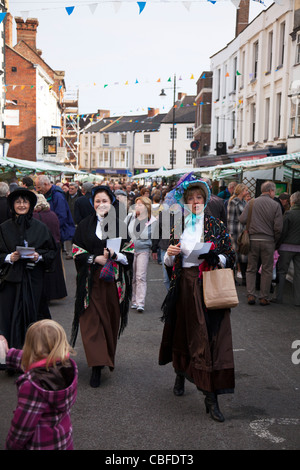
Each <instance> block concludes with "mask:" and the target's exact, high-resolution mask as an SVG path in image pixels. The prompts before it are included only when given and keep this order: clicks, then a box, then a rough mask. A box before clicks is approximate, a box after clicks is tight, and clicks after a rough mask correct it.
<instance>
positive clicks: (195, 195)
mask: <svg viewBox="0 0 300 470" xmlns="http://www.w3.org/2000/svg"><path fill="white" fill-rule="evenodd" d="M186 203H187V205H188V206H189V208H190V210H191V211H192V212H193V214H196V215H197V214H201V212H202V211H203V208H204V203H205V200H204V197H203V196H202V193H201V192H200V191H199V189H194V190H192V191H189V194H188V196H187V199H186Z"/></svg>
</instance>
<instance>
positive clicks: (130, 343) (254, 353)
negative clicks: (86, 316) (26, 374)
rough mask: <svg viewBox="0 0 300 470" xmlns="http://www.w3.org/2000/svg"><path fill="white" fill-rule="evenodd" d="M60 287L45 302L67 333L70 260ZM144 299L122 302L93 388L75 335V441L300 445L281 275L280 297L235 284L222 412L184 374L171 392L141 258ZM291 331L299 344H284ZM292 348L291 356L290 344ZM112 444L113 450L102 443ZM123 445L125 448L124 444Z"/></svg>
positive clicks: (153, 276)
mask: <svg viewBox="0 0 300 470" xmlns="http://www.w3.org/2000/svg"><path fill="white" fill-rule="evenodd" d="M65 267H66V274H67V280H68V282H67V285H68V294H69V295H68V297H67V298H66V299H64V300H62V301H59V302H53V303H52V304H51V312H52V317H53V319H55V320H57V321H59V322H60V323H62V325H63V326H64V327H65V329H66V331H67V333H68V335H69V333H70V329H71V323H72V317H73V304H74V295H75V269H74V265H73V261H72V260H71V261H66V262H65ZM148 281H149V282H148V291H147V299H146V300H147V301H146V309H145V312H144V313H143V314H138V313H137V312H136V311H131V312H130V317H129V325H128V327H127V329H126V330H125V332H124V333H123V335H122V336H121V339H120V341H119V343H118V349H117V356H116V368H115V370H114V372H113V373H111V372H109V370H108V369H107V368H106V369H104V371H103V374H102V375H103V379H102V384H101V387H100V388H99V389H92V388H91V387H90V386H89V376H90V370H89V369H88V367H87V366H86V362H85V357H84V353H83V349H82V343H81V339H80V337H79V340H78V342H77V344H76V349H77V357H76V361H77V364H78V368H79V387H78V399H77V402H76V405H75V407H74V408H73V413H72V421H73V427H74V443H75V448H76V449H78V450H83V449H84V450H96V449H97V450H105V451H107V453H108V455H109V456H112V452H114V453H115V455H118V454H117V452H116V451H118V450H120V451H130V450H149V451H150V450H151V451H153V450H156V451H173V452H175V453H178V451H181V452H180V453H181V454H182V453H186V452H184V451H190V452H192V451H196V450H212V449H219V450H236V449H243V450H266V449H270V450H281V449H287V450H296V449H299V447H300V364H297V362H300V311H299V310H300V309H299V307H294V306H293V305H291V302H290V295H289V294H290V285H289V284H288V283H287V293H286V301H287V303H286V304H285V305H283V306H280V305H276V304H272V305H270V306H268V307H261V306H259V305H257V306H249V305H248V304H247V302H246V297H245V287H238V293H239V298H240V305H239V307H237V308H235V309H234V310H233V311H232V328H233V341H234V351H235V352H234V354H235V366H236V392H235V394H233V395H230V396H224V397H221V398H220V400H219V401H220V407H221V410H222V411H223V413H224V415H225V418H226V421H225V422H224V423H216V422H214V421H213V420H211V419H210V418H209V417H208V415H206V413H205V408H204V402H203V395H202V394H200V393H199V392H197V390H196V389H195V387H194V386H193V385H192V384H190V383H187V386H186V393H185V395H184V396H183V397H175V396H174V395H173V393H172V388H173V383H174V372H173V370H172V366H171V365H167V366H163V367H161V366H158V350H159V345H160V339H161V333H162V328H163V324H162V323H161V321H160V314H161V312H160V305H161V303H162V300H163V298H164V295H165V291H164V287H163V284H162V272H161V266H159V265H157V264H156V263H154V262H152V261H151V262H150V265H149V271H148ZM294 341H298V350H299V353H297V350H296V349H292V344H293V342H294ZM293 353H294V359H295V360H294V362H296V363H293V361H292V354H293ZM0 390H1V404H2V406H1V418H0V449H3V448H4V441H5V437H6V435H7V431H8V428H9V424H10V420H11V417H12V413H13V409H14V407H15V404H16V391H15V386H14V379H12V378H10V377H7V376H6V374H4V373H3V372H1V373H0ZM108 451H112V452H108ZM129 454H130V453H129Z"/></svg>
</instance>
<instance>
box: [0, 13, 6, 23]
mask: <svg viewBox="0 0 300 470" xmlns="http://www.w3.org/2000/svg"><path fill="white" fill-rule="evenodd" d="M5 15H6V12H1V13H0V23H2V21H3V20H4V18H5Z"/></svg>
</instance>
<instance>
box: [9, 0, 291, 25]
mask: <svg viewBox="0 0 300 470" xmlns="http://www.w3.org/2000/svg"><path fill="white" fill-rule="evenodd" d="M224 1H230V2H231V3H232V4H233V5H234V6H235V7H236V8H239V5H240V2H241V0H171V1H170V0H150V1H148V2H135V1H132V0H101V1H94V2H93V3H82V4H79V5H71V6H65V7H43V8H39V10H52V9H54V8H56V9H57V8H60V9H61V8H63V9H64V10H65V12H66V13H67V15H68V16H71V15H72V13H74V11H75V8H77V7H78V6H79V7H82V6H88V7H89V9H90V11H91V13H92V14H94V13H95V11H96V9H97V7H98V5H99V4H103V3H112V4H113V6H114V9H115V12H117V11H118V10H119V9H120V7H121V4H122V3H124V2H127V3H136V4H137V6H138V9H139V14H141V13H142V12H143V11H144V9H145V7H146V5H147V4H149V3H150V4H151V3H164V4H167V3H170V4H171V3H182V5H183V6H184V7H185V8H186V9H187V10H188V11H189V10H190V7H191V4H192V3H207V2H208V3H211V4H212V5H215V4H217V3H221V2H224ZM252 1H253V2H256V3H260V4H261V5H263V6H264V7H265V6H266V5H265V3H264V1H263V0H252ZM274 1H275V3H277V4H278V5H283V1H284V0H274ZM16 3H18V2H16ZM36 3H38V2H36ZM40 3H43V2H40ZM49 3H51V2H49ZM36 10H37V9H31V10H30V11H36ZM30 11H29V10H26V11H20V14H21V16H22V17H23V18H24V19H25V18H26V19H27V18H28V17H29V15H30ZM5 15H6V12H2V13H0V23H2V21H3V20H4V18H5Z"/></svg>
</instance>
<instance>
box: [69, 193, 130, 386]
mask: <svg viewBox="0 0 300 470" xmlns="http://www.w3.org/2000/svg"><path fill="white" fill-rule="evenodd" d="M91 203H92V205H93V207H94V213H93V214H91V215H89V216H88V217H86V218H85V219H83V220H82V221H81V222H80V223H79V224H78V226H77V229H76V232H75V235H74V239H73V257H74V260H75V266H76V270H77V289H76V301H75V313H74V321H73V326H72V337H71V344H72V346H74V345H75V341H76V337H77V334H78V329H79V327H80V332H81V337H82V342H83V346H84V350H85V354H86V359H87V363H88V366H89V367H91V368H92V374H91V378H90V385H91V387H99V385H100V383H101V370H102V369H103V367H104V366H107V367H109V369H110V370H111V371H113V370H114V367H115V353H116V347H117V340H118V336H119V335H120V334H121V332H122V331H123V329H124V328H125V326H126V324H127V315H128V308H129V302H130V298H131V279H132V260H133V246H132V244H131V243H130V242H129V240H128V237H127V227H126V225H125V223H124V222H123V221H121V220H120V219H119V217H118V210H116V209H115V203H116V199H115V195H114V194H113V193H112V191H111V190H110V189H109V188H108V187H107V186H96V187H94V188H93V190H92V195H91ZM118 238H120V248H119V251H117V252H115V251H114V250H113V249H112V248H110V247H109V248H107V246H108V245H109V243H112V242H113V241H116V239H118ZM112 239H115V240H112ZM109 241H110V242H109ZM109 268H112V269H113V276H112V279H105V278H104V276H103V274H104V273H105V272H106V270H107V269H108V271H109Z"/></svg>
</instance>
